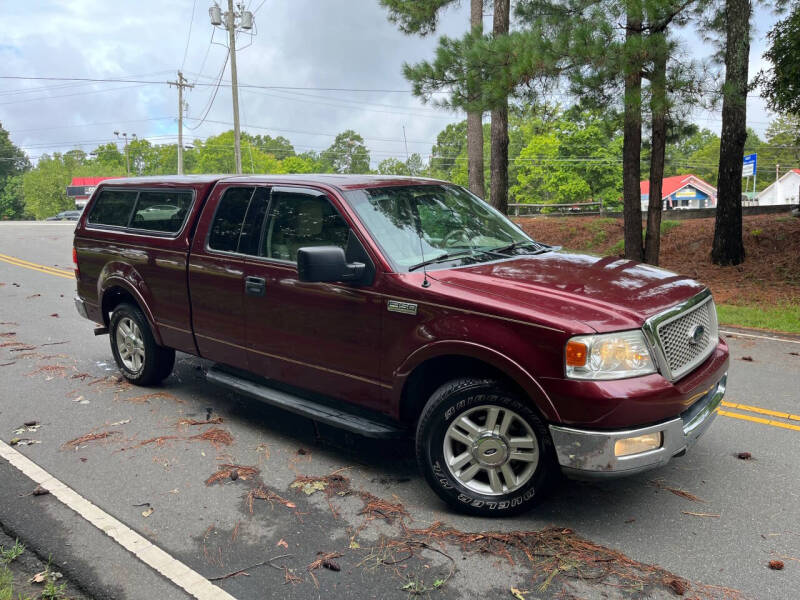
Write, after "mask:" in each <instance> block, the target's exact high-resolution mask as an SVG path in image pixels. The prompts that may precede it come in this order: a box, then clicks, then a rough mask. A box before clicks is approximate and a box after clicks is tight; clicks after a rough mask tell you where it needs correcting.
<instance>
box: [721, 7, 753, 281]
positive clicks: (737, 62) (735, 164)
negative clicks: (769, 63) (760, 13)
mask: <svg viewBox="0 0 800 600" xmlns="http://www.w3.org/2000/svg"><path fill="white" fill-rule="evenodd" d="M751 13H752V4H751V2H750V0H726V2H725V10H724V15H723V16H724V22H725V84H724V86H723V96H722V136H721V141H720V151H719V183H718V186H717V216H716V222H715V224H714V242H713V245H712V247H711V262H713V263H714V264H717V265H738V264H740V263H742V262H743V261H744V257H745V252H744V242H743V240H742V158H743V157H744V145H745V141H746V140H747V88H748V81H747V67H748V60H749V57H750V16H751Z"/></svg>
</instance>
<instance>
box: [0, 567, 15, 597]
mask: <svg viewBox="0 0 800 600" xmlns="http://www.w3.org/2000/svg"><path fill="white" fill-rule="evenodd" d="M0 600H14V574H13V573H12V572H11V571H10V570H9V569H8V568H7V567H5V566H4V565H0Z"/></svg>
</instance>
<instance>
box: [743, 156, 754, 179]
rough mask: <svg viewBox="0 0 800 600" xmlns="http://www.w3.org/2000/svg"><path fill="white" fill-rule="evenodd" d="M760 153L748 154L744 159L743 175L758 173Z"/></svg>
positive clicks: (750, 175) (749, 175) (748, 175)
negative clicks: (757, 166) (757, 165)
mask: <svg viewBox="0 0 800 600" xmlns="http://www.w3.org/2000/svg"><path fill="white" fill-rule="evenodd" d="M757 162H758V154H748V155H747V156H745V157H744V160H743V161H742V177H752V176H753V175H755V174H756V163H757Z"/></svg>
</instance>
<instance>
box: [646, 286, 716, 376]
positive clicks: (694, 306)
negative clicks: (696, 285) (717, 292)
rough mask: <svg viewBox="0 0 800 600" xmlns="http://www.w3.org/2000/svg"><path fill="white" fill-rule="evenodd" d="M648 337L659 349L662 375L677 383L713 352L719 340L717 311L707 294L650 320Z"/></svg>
mask: <svg viewBox="0 0 800 600" xmlns="http://www.w3.org/2000/svg"><path fill="white" fill-rule="evenodd" d="M645 334H646V335H647V337H648V340H649V341H650V343H651V345H654V346H656V350H657V354H658V355H659V356H658V359H659V363H660V365H661V367H662V369H661V370H662V374H663V375H664V376H665V377H667V379H670V380H671V381H674V380H676V379H679V378H681V377H682V376H683V375H685V374H686V373H688V372H689V371H691V370H692V369H694V368H695V367H696V366H697V365H699V364H700V363H701V362H703V361H704V360H705V359H706V358H708V356H709V355H710V354H711V353H712V352H713V351H714V348H715V347H716V345H717V341H718V339H719V332H718V327H717V309H716V307H715V306H714V301H713V300H712V298H711V294H710V293H709V292H708V291H706V292H704V293H702V294H700V295H698V296H695V297H694V298H691V299H690V300H688V301H687V302H684V303H682V304H681V305H679V306H676V307H675V308H672V309H670V310H668V311H666V312H664V313H662V314H660V315H656V316H655V317H653V318H651V319H649V320H648V322H647V323H646V324H645Z"/></svg>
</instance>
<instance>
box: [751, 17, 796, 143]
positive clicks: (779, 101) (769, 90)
mask: <svg viewBox="0 0 800 600" xmlns="http://www.w3.org/2000/svg"><path fill="white" fill-rule="evenodd" d="M767 40H768V41H769V43H770V46H769V48H768V49H767V51H766V52H765V53H764V58H766V59H767V60H769V61H770V62H771V63H772V70H771V71H767V72H765V71H761V73H759V76H758V82H759V83H760V84H761V89H762V91H763V96H764V98H766V100H767V105H768V106H769V107H770V109H771V110H773V111H775V112H779V113H793V114H795V115H800V5H798V4H797V3H796V2H795V3H793V8H792V12H791V13H790V14H789V15H788V16H787V17H786V18H785V19H783V20H782V21H779V22H778V23H777V24H776V25H775V26H774V27H773V28H772V29H771V30H770V32H769V33H768V34H767ZM797 143H800V138H798V140H797Z"/></svg>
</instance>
